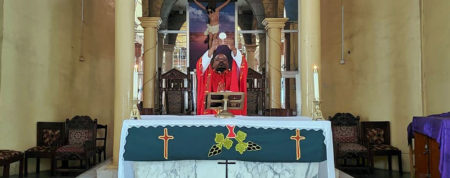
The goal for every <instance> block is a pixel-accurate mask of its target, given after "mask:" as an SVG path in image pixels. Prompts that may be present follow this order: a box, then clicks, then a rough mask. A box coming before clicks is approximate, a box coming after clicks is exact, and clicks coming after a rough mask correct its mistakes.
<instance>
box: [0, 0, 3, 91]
mask: <svg viewBox="0 0 450 178" xmlns="http://www.w3.org/2000/svg"><path fill="white" fill-rule="evenodd" d="M2 46H3V0H0V93H2Z"/></svg>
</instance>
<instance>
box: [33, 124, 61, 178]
mask: <svg viewBox="0 0 450 178" xmlns="http://www.w3.org/2000/svg"><path fill="white" fill-rule="evenodd" d="M64 127H65V126H64V122H38V123H37V134H36V135H37V138H36V142H37V144H36V146H35V147H32V148H30V149H28V150H27V151H25V170H24V172H25V176H27V175H28V158H36V174H39V171H40V159H41V158H49V159H51V170H52V173H53V172H54V169H55V151H56V149H57V148H58V147H60V146H62V145H63V144H64V134H65V132H64V130H65V128H64Z"/></svg>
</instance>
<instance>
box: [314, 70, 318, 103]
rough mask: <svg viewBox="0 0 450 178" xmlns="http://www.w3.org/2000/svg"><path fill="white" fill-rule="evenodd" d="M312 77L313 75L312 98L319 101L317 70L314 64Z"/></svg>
mask: <svg viewBox="0 0 450 178" xmlns="http://www.w3.org/2000/svg"><path fill="white" fill-rule="evenodd" d="M313 77H314V99H315V100H316V101H319V72H318V69H317V66H316V65H314V70H313Z"/></svg>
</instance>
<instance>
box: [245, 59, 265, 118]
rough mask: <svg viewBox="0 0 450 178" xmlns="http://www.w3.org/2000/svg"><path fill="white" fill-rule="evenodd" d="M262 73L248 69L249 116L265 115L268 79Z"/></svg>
mask: <svg viewBox="0 0 450 178" xmlns="http://www.w3.org/2000/svg"><path fill="white" fill-rule="evenodd" d="M264 71H265V70H263V72H262V73H259V72H256V71H255V70H253V69H252V68H248V73H247V115H249V116H252V115H264V114H263V113H264V109H265V91H266V84H265V82H266V79H265V73H264Z"/></svg>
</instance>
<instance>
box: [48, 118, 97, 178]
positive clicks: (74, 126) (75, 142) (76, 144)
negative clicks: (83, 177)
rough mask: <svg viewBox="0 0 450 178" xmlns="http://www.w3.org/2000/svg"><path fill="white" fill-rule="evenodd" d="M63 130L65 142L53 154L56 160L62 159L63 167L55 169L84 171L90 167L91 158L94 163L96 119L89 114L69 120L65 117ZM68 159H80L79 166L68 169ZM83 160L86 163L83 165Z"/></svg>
mask: <svg viewBox="0 0 450 178" xmlns="http://www.w3.org/2000/svg"><path fill="white" fill-rule="evenodd" d="M65 132H66V134H65V137H66V139H65V141H66V143H67V144H66V145H64V146H62V147H60V148H58V149H57V150H56V155H55V159H56V160H62V161H63V167H62V168H56V171H57V172H70V171H84V170H86V169H88V168H89V167H90V165H91V163H90V159H91V158H94V164H95V163H96V159H95V152H96V145H95V143H96V137H97V134H96V133H97V119H95V120H92V119H91V118H90V117H89V116H75V117H73V118H72V119H70V120H69V119H66V127H65ZM69 160H80V168H79V169H75V168H71V169H69V168H68V166H67V165H66V164H67V162H68V161H69ZM83 162H85V163H86V164H85V166H84V167H83ZM83 168H84V169H83Z"/></svg>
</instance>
